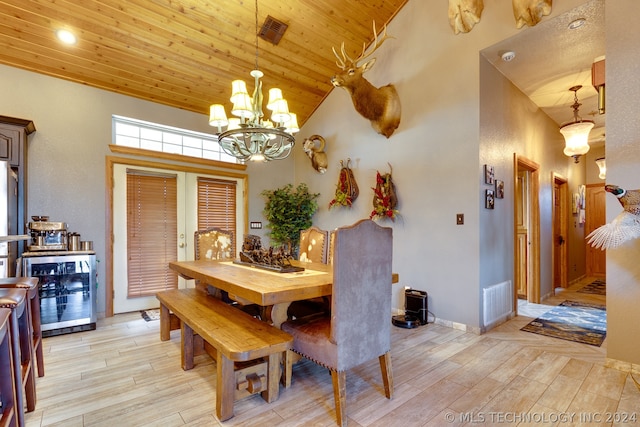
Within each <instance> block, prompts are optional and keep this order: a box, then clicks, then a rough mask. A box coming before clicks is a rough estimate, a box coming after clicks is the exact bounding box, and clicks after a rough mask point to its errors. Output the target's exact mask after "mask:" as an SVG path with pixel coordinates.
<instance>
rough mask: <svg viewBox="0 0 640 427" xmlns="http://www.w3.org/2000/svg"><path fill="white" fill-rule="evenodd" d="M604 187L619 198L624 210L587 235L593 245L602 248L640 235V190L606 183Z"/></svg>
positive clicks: (607, 247)
mask: <svg viewBox="0 0 640 427" xmlns="http://www.w3.org/2000/svg"><path fill="white" fill-rule="evenodd" d="M604 189H605V191H607V192H609V193H611V194H613V195H614V196H616V197H617V198H618V201H619V202H620V204H621V205H622V209H623V211H622V212H621V213H620V214H619V215H618V216H616V217H615V218H614V219H613V220H612V221H611V222H610V223H608V224H605V225H603V226H601V227H598V228H596V229H595V230H593V231H592V232H591V233H589V235H588V236H587V239H589V244H590V245H591V246H593V247H594V248H600V249H602V250H605V249H611V248H615V247H618V246H620V245H621V244H623V243H624V242H627V241H629V240H633V239H637V238H639V237H640V190H625V189H624V188H620V187H618V186H617V185H605V186H604Z"/></svg>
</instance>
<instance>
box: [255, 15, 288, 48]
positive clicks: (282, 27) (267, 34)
mask: <svg viewBox="0 0 640 427" xmlns="http://www.w3.org/2000/svg"><path fill="white" fill-rule="evenodd" d="M287 27H288V25H287V24H285V23H284V22H282V21H278V20H277V19H275V18H273V17H272V16H267V19H265V20H264V24H262V28H261V29H260V34H259V35H260V37H261V38H262V39H264V40H266V41H268V42H271V43H273V44H278V42H279V41H280V39H281V38H282V36H283V35H284V32H285V31H286V30H287Z"/></svg>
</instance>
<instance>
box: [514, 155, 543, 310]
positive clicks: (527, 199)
mask: <svg viewBox="0 0 640 427" xmlns="http://www.w3.org/2000/svg"><path fill="white" fill-rule="evenodd" d="M513 163H514V165H513V170H514V176H513V182H514V183H515V185H514V191H515V194H514V198H513V199H514V221H513V225H514V239H515V242H514V248H515V250H514V279H515V280H514V288H515V289H514V298H516V299H518V298H520V299H525V300H527V301H528V302H533V303H536V304H539V303H540V208H539V206H540V202H539V172H538V171H539V169H540V165H538V164H537V163H536V162H534V161H532V160H529V159H527V158H525V157H522V156H518V155H517V154H514V155H513ZM516 303H517V301H516ZM516 306H517V304H516Z"/></svg>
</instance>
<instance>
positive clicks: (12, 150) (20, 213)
mask: <svg viewBox="0 0 640 427" xmlns="http://www.w3.org/2000/svg"><path fill="white" fill-rule="evenodd" d="M35 131H36V127H35V125H34V123H33V122H32V121H31V120H25V119H18V118H13V117H7V116H0V160H6V161H7V162H8V164H9V177H8V188H7V196H8V199H7V208H8V209H7V221H8V223H7V226H8V227H7V228H8V230H7V231H8V233H7V234H8V235H17V234H27V228H26V225H27V188H28V187H27V176H28V174H27V166H28V165H27V161H28V158H27V143H28V139H29V135H31V134H32V133H33V132H35ZM24 250H25V241H18V242H11V243H9V264H8V275H9V276H13V275H15V271H16V270H15V269H16V265H15V260H16V259H17V258H18V257H19V256H21V255H22V252H24Z"/></svg>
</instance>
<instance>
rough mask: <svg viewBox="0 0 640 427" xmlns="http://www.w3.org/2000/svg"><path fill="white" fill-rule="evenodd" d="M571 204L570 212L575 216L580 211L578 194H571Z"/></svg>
mask: <svg viewBox="0 0 640 427" xmlns="http://www.w3.org/2000/svg"><path fill="white" fill-rule="evenodd" d="M572 202H573V203H572V204H571V212H572V213H573V214H574V215H576V214H577V213H578V211H579V210H580V194H578V193H573V200H572Z"/></svg>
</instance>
